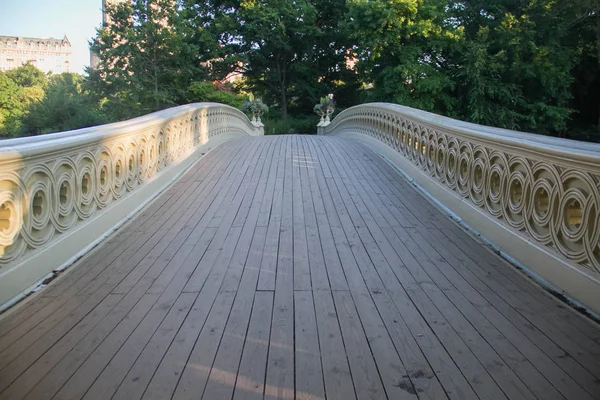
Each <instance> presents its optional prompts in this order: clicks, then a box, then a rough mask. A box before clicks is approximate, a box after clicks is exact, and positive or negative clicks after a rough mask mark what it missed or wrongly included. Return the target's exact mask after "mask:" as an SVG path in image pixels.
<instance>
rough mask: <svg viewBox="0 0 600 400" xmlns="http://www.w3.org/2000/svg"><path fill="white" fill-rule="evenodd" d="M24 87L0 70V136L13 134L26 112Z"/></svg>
mask: <svg viewBox="0 0 600 400" xmlns="http://www.w3.org/2000/svg"><path fill="white" fill-rule="evenodd" d="M23 98H24V94H23V88H21V87H19V85H17V84H16V83H15V81H13V80H12V79H11V78H10V77H9V76H8V75H7V74H6V73H5V72H2V71H0V136H12V135H13V133H14V131H15V130H16V129H17V128H18V127H19V125H20V118H21V117H22V116H23V114H24V113H25V105H24V101H23Z"/></svg>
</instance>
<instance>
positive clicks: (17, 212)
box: [0, 174, 27, 252]
mask: <svg viewBox="0 0 600 400" xmlns="http://www.w3.org/2000/svg"><path fill="white" fill-rule="evenodd" d="M11 175H12V174H11ZM9 179H10V180H9ZM17 179H18V178H17V177H16V176H15V177H14V180H13V179H12V178H9V177H8V176H3V177H2V180H0V246H1V247H2V248H5V247H7V246H10V245H12V244H14V242H15V239H16V237H17V235H18V234H19V231H20V229H21V228H22V225H23V212H22V210H23V208H22V205H23V203H25V204H27V202H26V201H24V199H23V188H22V187H20V185H19V184H17V183H16V181H17ZM1 251H3V252H4V251H5V250H4V249H3V250H1Z"/></svg>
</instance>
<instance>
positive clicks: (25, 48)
mask: <svg viewBox="0 0 600 400" xmlns="http://www.w3.org/2000/svg"><path fill="white" fill-rule="evenodd" d="M72 55H73V49H72V47H71V43H70V42H69V39H67V37H66V36H65V37H64V38H62V39H54V38H47V39H45V38H29V37H20V36H0V71H8V70H10V69H14V68H17V67H20V66H21V65H23V64H25V63H27V62H29V63H31V64H32V65H35V66H36V67H37V68H39V69H40V70H42V71H44V72H46V73H48V72H52V73H54V74H61V73H63V72H71V71H72V61H71V57H72Z"/></svg>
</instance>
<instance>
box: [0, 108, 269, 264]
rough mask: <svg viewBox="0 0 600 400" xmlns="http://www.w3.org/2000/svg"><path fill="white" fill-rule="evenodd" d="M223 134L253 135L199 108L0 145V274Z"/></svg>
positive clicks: (243, 125) (238, 122)
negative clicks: (21, 258)
mask: <svg viewBox="0 0 600 400" xmlns="http://www.w3.org/2000/svg"><path fill="white" fill-rule="evenodd" d="M225 132H230V133H240V134H244V135H258V134H260V133H261V130H260V128H259V127H257V126H255V125H253V124H252V123H251V122H250V121H249V120H248V118H246V116H245V115H244V114H243V113H241V112H240V111H238V110H236V109H234V108H232V107H228V106H224V105H220V104H212V103H205V104H195V105H190V106H182V107H176V108H173V109H170V110H164V111H160V112H158V113H155V114H151V115H148V116H145V117H140V118H137V119H134V120H131V121H125V122H122V123H117V124H111V125H104V126H100V127H93V128H86V129H81V130H78V131H73V132H64V133H58V134H52V135H47V136H46V137H38V138H20V139H13V140H6V141H3V142H2V143H1V144H0V267H2V266H4V265H7V264H10V263H14V262H18V261H19V259H20V257H22V256H24V255H25V254H27V253H28V252H30V251H34V250H35V249H38V248H40V247H43V246H48V245H51V244H52V241H53V239H55V238H57V237H59V236H60V235H61V234H64V233H66V232H69V231H70V230H72V229H74V228H75V227H76V226H77V225H78V224H80V223H82V222H83V221H85V220H88V219H89V218H91V217H93V216H95V215H96V214H97V213H98V212H100V211H101V210H103V209H104V208H106V207H108V206H109V205H111V204H112V203H114V202H115V201H118V200H119V199H120V198H122V197H123V196H124V195H125V194H127V193H128V192H131V191H134V190H136V189H137V188H138V187H140V186H141V185H143V184H144V182H146V181H147V180H149V179H152V178H153V177H154V176H155V175H156V174H159V173H160V172H162V171H163V170H164V169H165V168H166V167H168V166H169V165H170V164H173V163H176V162H179V161H181V160H183V159H185V158H186V157H188V156H189V155H190V154H192V153H193V152H194V150H195V148H196V147H197V146H199V145H202V144H204V143H206V142H207V141H208V139H209V138H211V137H214V136H217V135H219V134H222V133H225ZM34 142H35V145H36V146H35V147H36V150H35V151H33V152H32V151H31V150H30V145H31V144H32V143H34Z"/></svg>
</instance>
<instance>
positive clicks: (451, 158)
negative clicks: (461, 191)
mask: <svg viewBox="0 0 600 400" xmlns="http://www.w3.org/2000/svg"><path fill="white" fill-rule="evenodd" d="M457 169H458V141H456V140H455V139H450V140H449V141H448V148H447V151H446V184H447V185H448V187H449V188H450V189H456V184H457V180H458V179H457V173H456V171H457Z"/></svg>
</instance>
